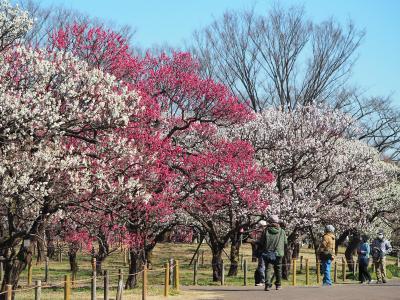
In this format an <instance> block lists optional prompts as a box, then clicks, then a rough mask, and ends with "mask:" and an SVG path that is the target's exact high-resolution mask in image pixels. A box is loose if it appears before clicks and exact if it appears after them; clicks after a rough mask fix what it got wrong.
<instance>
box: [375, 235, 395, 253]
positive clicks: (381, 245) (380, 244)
mask: <svg viewBox="0 0 400 300" xmlns="http://www.w3.org/2000/svg"><path fill="white" fill-rule="evenodd" d="M374 249H379V250H380V251H381V255H382V257H383V256H386V255H387V254H389V253H390V252H392V246H391V245H390V242H389V241H388V240H385V239H383V240H380V239H378V238H376V239H374V240H373V241H372V244H371V253H372V251H374Z"/></svg>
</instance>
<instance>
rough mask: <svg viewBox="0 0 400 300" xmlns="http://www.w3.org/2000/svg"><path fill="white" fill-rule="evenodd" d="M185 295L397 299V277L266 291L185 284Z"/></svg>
mask: <svg viewBox="0 0 400 300" xmlns="http://www.w3.org/2000/svg"><path fill="white" fill-rule="evenodd" d="M182 297H185V299H196V300H222V299H227V300H291V299H306V300H328V299H334V300H350V299H351V300H352V299H355V300H376V299H382V300H400V280H392V281H389V282H388V283H387V284H379V285H377V284H369V285H360V284H338V285H335V286H332V287H285V288H283V289H282V290H279V291H276V290H271V291H268V292H265V291H264V289H263V287H187V288H185V294H184V295H182Z"/></svg>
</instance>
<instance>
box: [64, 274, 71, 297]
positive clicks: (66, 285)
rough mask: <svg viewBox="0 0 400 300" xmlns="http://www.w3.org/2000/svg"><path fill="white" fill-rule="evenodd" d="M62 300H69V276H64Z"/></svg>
mask: <svg viewBox="0 0 400 300" xmlns="http://www.w3.org/2000/svg"><path fill="white" fill-rule="evenodd" d="M64 300H71V280H70V278H69V275H65V276H64Z"/></svg>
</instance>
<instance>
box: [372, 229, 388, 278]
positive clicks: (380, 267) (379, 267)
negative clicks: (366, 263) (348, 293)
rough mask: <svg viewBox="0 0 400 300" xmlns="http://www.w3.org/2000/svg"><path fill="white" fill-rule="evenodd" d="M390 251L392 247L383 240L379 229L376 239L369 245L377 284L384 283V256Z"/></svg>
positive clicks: (382, 233)
mask: <svg viewBox="0 0 400 300" xmlns="http://www.w3.org/2000/svg"><path fill="white" fill-rule="evenodd" d="M391 251H392V246H391V245H390V242H389V241H388V240H387V239H385V236H384V232H383V230H382V229H380V230H379V231H378V235H377V237H376V238H375V239H374V240H373V241H372V244H371V254H372V260H373V262H374V266H375V272H376V282H377V283H386V255H387V254H389V253H390V252H391Z"/></svg>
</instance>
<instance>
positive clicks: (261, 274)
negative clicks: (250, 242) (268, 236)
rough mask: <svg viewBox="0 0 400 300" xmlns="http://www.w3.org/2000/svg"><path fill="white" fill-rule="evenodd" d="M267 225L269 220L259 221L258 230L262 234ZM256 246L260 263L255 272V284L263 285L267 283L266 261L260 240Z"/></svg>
mask: <svg viewBox="0 0 400 300" xmlns="http://www.w3.org/2000/svg"><path fill="white" fill-rule="evenodd" d="M265 227H267V221H265V220H260V221H259V222H258V230H259V231H260V233H261V234H262V233H263V232H264V229H265ZM255 247H256V251H255V252H256V257H257V262H258V264H257V268H256V270H255V272H254V284H255V286H263V285H264V284H265V263H264V259H263V257H262V249H261V244H260V242H259V240H257V241H255Z"/></svg>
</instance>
